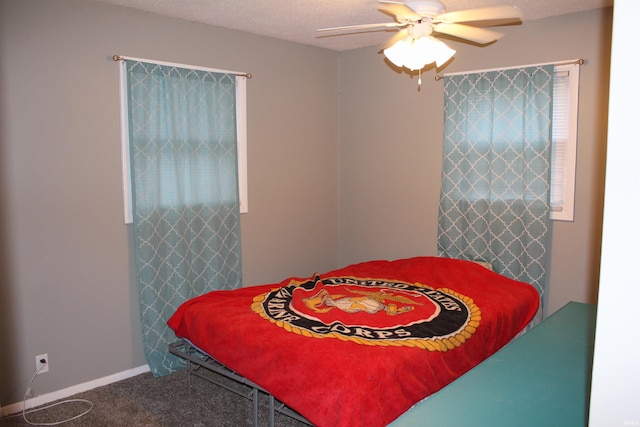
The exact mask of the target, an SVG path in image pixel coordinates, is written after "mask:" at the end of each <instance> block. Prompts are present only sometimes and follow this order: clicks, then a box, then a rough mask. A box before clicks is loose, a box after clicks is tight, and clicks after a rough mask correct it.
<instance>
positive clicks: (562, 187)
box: [550, 62, 580, 221]
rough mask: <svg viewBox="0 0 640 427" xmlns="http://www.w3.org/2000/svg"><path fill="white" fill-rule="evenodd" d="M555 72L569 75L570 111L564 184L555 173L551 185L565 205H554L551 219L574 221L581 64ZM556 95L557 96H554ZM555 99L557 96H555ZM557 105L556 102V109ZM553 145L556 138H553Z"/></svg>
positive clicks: (558, 69)
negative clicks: (560, 194)
mask: <svg viewBox="0 0 640 427" xmlns="http://www.w3.org/2000/svg"><path fill="white" fill-rule="evenodd" d="M554 72H555V73H556V75H557V74H559V73H568V74H569V81H568V88H567V89H568V92H569V93H568V109H567V129H566V132H567V140H566V146H565V156H564V165H563V168H564V182H562V183H560V182H556V180H557V179H560V178H555V177H554V174H553V171H552V175H551V180H552V182H551V185H552V186H555V187H556V188H557V189H558V190H559V191H561V192H562V200H563V203H562V204H561V205H559V206H558V205H552V207H551V214H550V217H551V219H552V220H554V221H573V220H574V217H575V188H576V161H577V150H578V101H579V91H580V64H579V63H577V62H574V63H569V64H561V65H556V66H555V69H554ZM554 95H555V94H554ZM554 99H555V96H554ZM555 107H556V104H555V102H554V108H555ZM552 139H553V144H555V143H556V138H555V137H553V138H552Z"/></svg>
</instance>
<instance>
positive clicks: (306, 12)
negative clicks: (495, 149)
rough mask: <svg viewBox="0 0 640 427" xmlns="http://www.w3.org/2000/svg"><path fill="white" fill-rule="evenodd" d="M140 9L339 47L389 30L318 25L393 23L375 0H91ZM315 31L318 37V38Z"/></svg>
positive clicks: (554, 11) (529, 8)
mask: <svg viewBox="0 0 640 427" xmlns="http://www.w3.org/2000/svg"><path fill="white" fill-rule="evenodd" d="M97 1H101V2H103V3H111V4H115V5H121V6H127V7H131V8H135V9H139V10H143V11H146V12H152V13H157V14H160V15H165V16H170V17H175V18H181V19H186V20H189V21H194V22H201V23H205V24H209V25H215V26H218V27H226V28H231V29H235V30H241V31H246V32H250V33H254V34H259V35H263V36H269V37H274V38H278V39H282V40H288V41H293V42H297V43H302V44H307V45H311V46H318V47H322V48H326V49H331V50H336V51H343V50H349V49H356V48H360V47H365V46H374V45H377V44H380V43H383V42H384V41H385V40H386V39H387V38H388V37H389V36H390V34H391V33H389V32H386V31H371V32H366V33H357V34H348V35H330V36H327V35H326V34H327V33H322V34H319V33H317V32H316V29H318V28H327V27H336V26H344V25H356V24H370V23H383V22H393V18H391V17H390V16H388V15H385V14H383V13H381V12H379V11H378V2H377V0H306V1H302V0H181V1H176V0H97ZM443 3H444V4H445V5H446V9H447V12H453V11H456V10H462V9H471V8H476V7H484V6H495V5H502V4H510V5H513V6H516V7H518V8H519V9H520V10H521V11H522V13H523V16H524V19H523V20H524V21H525V22H526V21H530V20H534V19H540V18H546V17H549V16H555V15H563V14H566V13H572V12H579V11H584V10H590V9H598V8H604V7H608V6H612V5H613V0H506V1H505V0H443ZM320 35H321V37H320Z"/></svg>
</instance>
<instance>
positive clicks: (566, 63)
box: [434, 58, 584, 81]
mask: <svg viewBox="0 0 640 427" xmlns="http://www.w3.org/2000/svg"><path fill="white" fill-rule="evenodd" d="M569 64H578V65H582V64H584V59H582V58H580V59H572V60H570V61H562V62H544V63H541V64H529V65H515V66H511V67H502V68H489V69H486V70H471V71H459V72H455V73H445V74H443V75H438V74H436V76H435V77H434V78H435V79H436V81H438V80H441V79H443V78H445V77H447V76H456V75H460V74H471V73H486V72H489V71H502V70H510V69H512V68H524V67H540V66H543V65H569Z"/></svg>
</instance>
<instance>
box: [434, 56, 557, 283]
mask: <svg viewBox="0 0 640 427" xmlns="http://www.w3.org/2000/svg"><path fill="white" fill-rule="evenodd" d="M553 72H554V67H553V65H549V66H536V67H529V68H520V69H509V70H502V71H491V72H482V73H476V74H464V75H452V76H448V77H445V85H444V91H445V135H444V158H443V170H442V189H441V194H440V211H439V218H438V253H439V255H441V256H447V257H452V258H462V259H469V260H484V261H490V262H491V263H492V265H493V268H494V270H495V271H497V272H498V273H500V274H503V275H505V276H508V277H511V278H513V279H516V280H520V281H523V282H527V283H530V284H532V285H534V286H535V287H536V288H537V289H538V291H539V293H540V295H541V296H542V295H543V293H544V290H545V287H546V270H547V259H546V258H547V253H548V251H547V243H548V238H549V234H550V219H549V213H550V206H549V188H550V159H551V129H552V128H551V117H552V97H553Z"/></svg>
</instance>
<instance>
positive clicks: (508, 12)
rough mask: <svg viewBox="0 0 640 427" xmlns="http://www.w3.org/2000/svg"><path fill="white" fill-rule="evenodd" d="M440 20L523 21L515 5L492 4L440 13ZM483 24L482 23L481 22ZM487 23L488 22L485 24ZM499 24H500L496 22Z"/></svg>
mask: <svg viewBox="0 0 640 427" xmlns="http://www.w3.org/2000/svg"><path fill="white" fill-rule="evenodd" d="M438 21H440V22H442V23H451V22H477V23H480V21H496V22H499V23H500V24H508V23H511V24H515V23H519V22H522V12H521V11H520V9H518V8H517V7H514V6H508V5H505V6H492V7H481V8H477V9H466V10H459V11H457V12H448V13H443V14H442V15H438ZM479 25H481V24H479ZM485 25H486V24H485ZM495 25H499V24H495ZM489 26H490V25H489Z"/></svg>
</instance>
